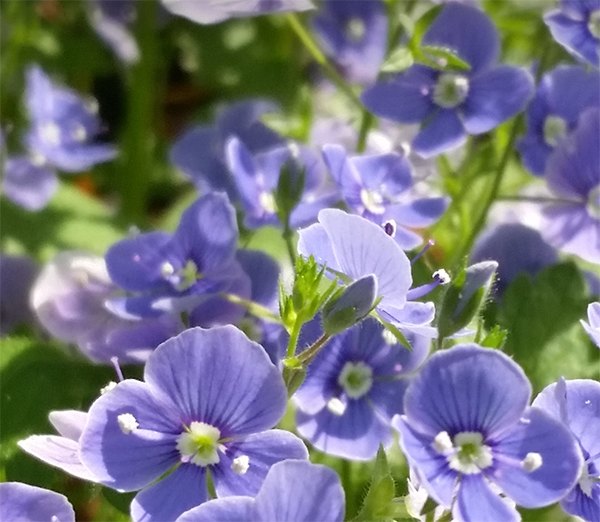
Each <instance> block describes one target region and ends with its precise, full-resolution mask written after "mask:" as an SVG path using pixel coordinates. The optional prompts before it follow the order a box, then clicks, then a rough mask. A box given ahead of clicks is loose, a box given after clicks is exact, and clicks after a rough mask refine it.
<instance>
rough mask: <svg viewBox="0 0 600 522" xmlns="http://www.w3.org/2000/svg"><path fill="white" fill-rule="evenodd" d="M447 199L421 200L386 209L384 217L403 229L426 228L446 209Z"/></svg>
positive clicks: (448, 202) (448, 201)
mask: <svg viewBox="0 0 600 522" xmlns="http://www.w3.org/2000/svg"><path fill="white" fill-rule="evenodd" d="M449 204H450V200H449V199H448V198H421V199H416V200H414V201H411V202H410V203H407V204H405V205H394V206H392V207H390V208H388V210H387V213H386V217H389V218H392V219H394V220H395V221H396V223H397V224H398V225H402V226H405V227H418V228H421V227H428V226H429V225H432V224H433V223H435V222H436V221H437V220H438V219H439V218H440V217H441V216H442V214H443V213H444V212H445V211H446V209H447V208H448V205H449Z"/></svg>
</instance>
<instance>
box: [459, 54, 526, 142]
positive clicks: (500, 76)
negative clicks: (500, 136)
mask: <svg viewBox="0 0 600 522" xmlns="http://www.w3.org/2000/svg"><path fill="white" fill-rule="evenodd" d="M532 95H533V78H532V77H531V74H529V73H528V72H527V71H525V70H523V69H518V68H516V67H510V66H508V65H500V66H498V67H495V68H493V69H491V70H489V71H485V72H482V73H481V74H478V75H476V76H474V77H473V78H471V82H470V87H469V95H468V97H467V99H466V100H465V103H464V105H463V115H464V119H463V122H464V125H465V129H466V131H467V132H468V133H469V134H481V133H483V132H487V131H489V130H491V129H493V128H495V127H497V126H498V125H500V124H501V123H502V122H503V121H505V120H508V119H509V118H511V117H512V116H514V115H516V114H517V113H519V112H521V111H522V110H523V109H524V108H525V106H526V105H527V102H528V101H529V99H530V98H531V96H532Z"/></svg>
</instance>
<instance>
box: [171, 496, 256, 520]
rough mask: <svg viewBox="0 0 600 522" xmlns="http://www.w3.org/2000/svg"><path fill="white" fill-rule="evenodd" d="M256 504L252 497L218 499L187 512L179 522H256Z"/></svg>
mask: <svg viewBox="0 0 600 522" xmlns="http://www.w3.org/2000/svg"><path fill="white" fill-rule="evenodd" d="M255 504H256V503H255V501H254V499H253V498H252V497H227V498H216V499H214V500H209V501H208V502H205V503H204V504H202V505H201V506H198V507H195V508H193V509H190V510H189V511H186V512H185V513H183V515H181V516H180V517H179V518H178V519H177V522H215V520H227V522H256V521H257V520H259V518H258V515H257V514H256V506H255Z"/></svg>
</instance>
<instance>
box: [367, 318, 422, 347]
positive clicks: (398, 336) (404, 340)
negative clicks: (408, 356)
mask: <svg viewBox="0 0 600 522" xmlns="http://www.w3.org/2000/svg"><path fill="white" fill-rule="evenodd" d="M369 315H370V316H371V317H373V318H374V319H376V320H377V321H379V322H380V323H381V324H382V325H383V326H385V328H386V329H387V330H388V331H390V332H391V333H392V334H393V335H394V337H395V338H396V340H397V341H398V342H399V343H400V344H401V345H402V346H404V347H405V348H406V349H407V350H408V351H412V346H411V345H410V343H409V342H408V339H407V338H406V337H404V334H403V333H402V332H401V331H400V330H398V328H396V327H395V326H394V325H393V324H392V323H389V322H388V321H386V320H385V319H383V318H382V317H381V316H380V315H379V314H378V313H376V312H371V313H370V314H369Z"/></svg>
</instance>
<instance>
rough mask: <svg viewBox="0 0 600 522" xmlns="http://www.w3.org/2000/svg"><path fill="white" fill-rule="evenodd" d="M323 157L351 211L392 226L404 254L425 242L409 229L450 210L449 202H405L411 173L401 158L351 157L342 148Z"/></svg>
mask: <svg viewBox="0 0 600 522" xmlns="http://www.w3.org/2000/svg"><path fill="white" fill-rule="evenodd" d="M323 157H324V158H325V162H326V164H327V167H328V168H329V171H330V172H331V175H332V176H333V179H334V180H335V182H336V183H337V185H338V186H339V188H340V192H341V194H342V197H343V198H344V201H345V202H346V203H347V205H348V207H349V208H350V210H352V211H353V212H355V213H357V214H359V215H361V216H363V217H364V218H366V219H368V220H370V221H373V223H376V224H378V225H384V224H386V223H391V224H393V237H394V239H395V240H396V242H397V243H398V244H399V245H400V247H402V248H403V249H404V250H411V249H413V248H415V247H416V246H418V245H420V244H421V243H422V241H423V240H422V239H421V237H420V236H419V235H418V234H416V233H415V232H412V231H411V230H409V228H422V227H426V226H429V225H431V224H433V223H435V222H436V221H437V220H438V219H439V217H440V216H441V215H442V214H443V213H444V211H445V210H446V207H447V206H448V200H447V199H446V198H419V199H412V200H409V201H406V198H405V197H404V196H406V195H407V192H408V190H409V189H410V188H411V187H412V184H413V179H412V173H411V170H412V169H411V165H410V163H409V162H408V161H407V160H406V159H405V158H404V157H403V156H401V155H400V154H397V153H388V154H374V155H362V156H352V157H348V155H347V154H346V151H345V149H344V147H342V146H341V145H326V146H325V147H323ZM407 227H408V228H407Z"/></svg>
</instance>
